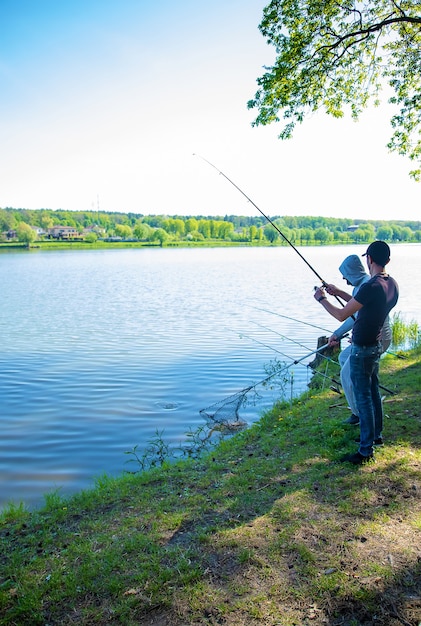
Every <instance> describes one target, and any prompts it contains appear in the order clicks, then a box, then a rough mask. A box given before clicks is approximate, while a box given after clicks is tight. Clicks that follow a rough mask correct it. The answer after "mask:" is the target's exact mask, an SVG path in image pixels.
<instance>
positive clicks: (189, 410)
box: [0, 244, 421, 507]
mask: <svg viewBox="0 0 421 626" xmlns="http://www.w3.org/2000/svg"><path fill="white" fill-rule="evenodd" d="M364 250H365V246H357V247H355V246H352V247H350V246H346V247H345V246H340V247H308V248H301V249H300V251H301V252H302V254H303V255H304V256H305V258H306V259H307V260H308V261H309V262H310V264H311V265H312V266H313V267H314V268H315V269H316V271H317V272H318V274H319V275H321V276H322V277H323V278H324V279H325V280H326V281H327V282H336V283H337V284H341V277H340V275H339V272H338V270H337V268H338V266H339V264H340V263H341V261H342V260H343V258H345V256H347V255H348V254H353V253H358V254H360V253H362V252H364ZM420 260H421V245H418V244H409V245H397V246H393V248H392V261H391V264H390V266H389V267H390V273H391V274H392V275H393V276H394V277H395V278H396V279H397V280H398V282H399V284H400V289H401V296H400V301H399V303H398V306H397V307H396V309H395V310H396V311H401V312H402V314H403V317H404V319H405V320H406V321H410V320H412V319H416V320H417V321H418V322H419V323H421V313H420V308H419V297H418V294H419V292H420V290H421V277H420V273H419V272H414V271H412V272H411V268H414V267H418V268H419V267H420ZM0 267H1V271H0V297H1V304H0V336H1V353H0V391H1V409H0V410H1V419H0V450H1V453H0V479H1V483H0V507H1V506H4V505H5V504H7V503H9V502H15V503H17V502H20V501H22V502H24V503H25V504H26V505H27V506H37V505H39V504H41V503H42V502H43V494H46V493H48V492H51V491H53V490H55V489H59V490H60V493H61V494H62V495H67V494H71V493H73V492H75V491H77V490H80V489H84V488H87V487H90V486H92V485H93V482H94V478H95V477H98V476H101V475H102V474H104V473H107V474H111V475H116V474H119V473H121V472H123V471H125V470H128V469H133V468H132V467H130V466H128V465H127V461H128V459H129V458H130V457H128V456H127V455H126V454H125V452H127V451H130V450H132V449H133V448H134V446H135V445H138V449H139V451H140V452H141V451H142V450H143V449H144V448H145V446H146V445H147V444H148V442H149V441H150V440H151V439H153V438H154V436H155V435H156V432H157V431H159V432H163V435H162V437H163V439H164V440H165V441H166V442H168V443H169V444H170V445H171V446H172V447H173V448H174V449H175V448H177V447H179V446H180V445H182V444H183V442H185V440H186V433H188V431H190V430H194V429H196V428H198V427H200V426H203V425H204V418H203V416H202V414H201V413H200V410H201V409H206V408H207V407H210V406H212V405H214V404H215V403H218V402H220V401H221V400H224V399H226V398H228V397H230V396H231V395H232V394H236V393H237V392H240V391H241V390H243V389H245V388H247V387H248V386H250V385H256V388H255V389H256V391H259V392H260V393H261V395H262V398H261V400H260V401H259V402H257V403H253V402H251V403H247V405H246V406H245V407H243V408H242V409H241V410H240V417H241V419H243V420H245V421H246V422H247V423H251V422H253V421H255V420H257V419H259V417H260V415H261V413H262V411H263V410H264V408H266V407H268V406H271V405H272V404H273V402H274V401H275V400H276V398H277V397H279V393H280V389H279V388H277V389H274V390H268V389H266V388H264V387H263V386H262V385H260V384H258V383H259V382H260V381H262V380H264V379H265V378H266V377H267V375H268V372H270V363H271V361H273V359H275V358H278V359H280V360H282V361H284V362H285V364H288V365H290V364H291V363H292V362H293V360H296V359H299V358H301V357H303V356H305V355H308V354H309V353H310V352H312V351H313V350H314V349H315V348H316V344H317V337H319V336H320V335H323V334H329V333H330V332H331V331H333V330H334V329H335V328H336V327H337V326H338V325H339V324H337V323H336V322H335V320H333V319H332V318H331V317H330V316H329V315H328V314H327V313H326V312H324V311H323V309H322V307H320V305H318V304H317V303H316V302H315V301H314V299H313V297H312V292H313V286H314V285H316V284H317V283H318V280H317V278H316V277H315V275H314V274H313V273H312V272H311V270H310V269H309V268H308V267H307V266H306V264H305V263H304V262H303V261H302V259H300V258H299V256H298V255H297V254H296V253H295V252H294V250H292V249H291V248H290V247H285V248H209V249H195V248H192V249H165V248H164V249H155V248H153V249H149V248H146V249H127V250H124V249H123V250H104V251H98V250H91V251H88V250H87V251H84V250H82V251H79V250H74V251H73V250H66V251H39V250H32V251H29V252H28V251H16V252H13V251H8V252H5V251H4V252H2V253H1V254H0ZM280 316H283V317H280ZM288 318H292V319H288ZM304 322H306V323H304ZM314 325H315V326H318V327H320V328H315V327H314ZM298 344H300V345H298ZM280 353H282V354H280ZM312 358H314V357H313V356H308V358H307V359H306V360H304V361H303V362H302V363H300V364H297V365H294V366H293V367H291V368H290V369H288V372H292V373H293V387H292V390H291V388H290V387H289V386H288V389H287V393H288V394H290V393H291V392H292V393H294V394H297V393H300V392H301V391H303V390H304V389H305V388H306V385H307V383H308V381H309V379H310V371H309V368H307V367H306V366H305V364H306V363H308V362H309V361H311V360H312ZM268 367H269V369H268Z"/></svg>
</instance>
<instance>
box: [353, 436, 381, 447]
mask: <svg viewBox="0 0 421 626" xmlns="http://www.w3.org/2000/svg"><path fill="white" fill-rule="evenodd" d="M354 441H355V443H360V442H361V439H360V438H359V437H357V438H356V439H354ZM383 443H384V441H383V437H377V439H375V440H374V441H373V446H382V445H383Z"/></svg>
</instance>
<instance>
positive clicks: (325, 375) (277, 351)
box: [229, 329, 342, 393]
mask: <svg viewBox="0 0 421 626" xmlns="http://www.w3.org/2000/svg"><path fill="white" fill-rule="evenodd" d="M229 330H231V329H229ZM232 332H236V331H232ZM239 335H240V339H241V338H242V337H246V339H250V340H251V341H254V342H255V343H258V344H259V345H261V346H264V347H265V348H268V349H269V350H272V351H273V352H276V353H277V354H280V355H281V356H284V357H285V358H286V359H290V360H291V361H292V363H291V364H290V365H287V366H286V367H285V368H282V370H280V371H281V372H283V371H284V370H285V369H289V368H290V367H292V366H293V365H302V366H303V367H306V368H307V369H308V367H309V365H308V364H307V365H306V364H305V363H302V361H303V360H304V359H306V358H307V357H309V356H311V355H312V354H314V352H311V353H310V354H306V355H305V356H304V357H303V358H302V359H299V360H296V359H294V358H293V357H292V356H289V355H288V354H285V352H281V351H280V350H277V349H276V348H273V347H272V346H268V345H267V344H266V343H263V341H259V340H258V339H255V338H254V337H250V335H246V334H245V333H239ZM326 346H327V344H326V345H325V346H322V348H323V349H324V348H326ZM319 350H321V348H319ZM276 373H280V372H276ZM313 373H314V372H313ZM317 374H320V376H323V378H326V379H327V380H330V381H331V382H332V383H334V384H335V385H340V386H342V384H341V383H340V382H339V381H338V380H336V379H335V378H332V377H331V376H328V375H327V374H323V372H317ZM331 390H332V391H334V392H335V393H340V391H339V389H338V388H337V387H331Z"/></svg>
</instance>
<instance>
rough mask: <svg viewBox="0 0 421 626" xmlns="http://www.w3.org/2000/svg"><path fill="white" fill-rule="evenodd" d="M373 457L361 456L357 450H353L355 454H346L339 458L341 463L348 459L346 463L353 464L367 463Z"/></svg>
mask: <svg viewBox="0 0 421 626" xmlns="http://www.w3.org/2000/svg"><path fill="white" fill-rule="evenodd" d="M373 459H374V457H373V455H372V454H370V455H369V456H363V455H362V454H360V453H359V452H355V454H346V455H345V456H343V457H342V458H341V459H340V460H341V461H342V463H344V462H345V461H348V463H352V464H353V465H362V464H363V463H368V462H369V461H372V460H373Z"/></svg>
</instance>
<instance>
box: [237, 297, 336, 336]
mask: <svg viewBox="0 0 421 626" xmlns="http://www.w3.org/2000/svg"><path fill="white" fill-rule="evenodd" d="M246 306H248V307H250V308H252V309H256V311H264V312H265V313H270V314H271V315H276V316H277V317H283V318H285V319H286V320H291V321H292V322H298V323H299V324H305V325H306V326H311V327H312V328H317V330H323V331H324V332H325V333H329V334H330V335H331V334H332V332H331V331H330V330H328V329H327V328H322V326H316V324H310V322H303V321H302V320H297V319H295V318H294V317H289V316H288V315H281V313H275V311H269V309H262V308H261V307H258V306H253V305H252V304H247V305H246Z"/></svg>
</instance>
